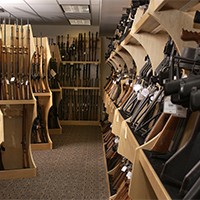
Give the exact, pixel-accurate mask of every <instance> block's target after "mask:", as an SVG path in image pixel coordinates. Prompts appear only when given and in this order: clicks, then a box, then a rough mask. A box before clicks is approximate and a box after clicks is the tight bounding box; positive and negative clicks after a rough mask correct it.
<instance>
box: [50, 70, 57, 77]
mask: <svg viewBox="0 0 200 200" xmlns="http://www.w3.org/2000/svg"><path fill="white" fill-rule="evenodd" d="M50 74H51V76H52V77H54V76H56V72H55V71H54V70H53V69H51V71H50Z"/></svg>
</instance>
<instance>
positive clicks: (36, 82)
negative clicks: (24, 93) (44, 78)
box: [31, 54, 38, 92]
mask: <svg viewBox="0 0 200 200" xmlns="http://www.w3.org/2000/svg"><path fill="white" fill-rule="evenodd" d="M35 57H36V55H35V54H34V55H33V57H32V69H33V72H32V74H31V80H32V81H31V82H32V89H33V92H37V85H38V79H37V74H36V69H35Z"/></svg>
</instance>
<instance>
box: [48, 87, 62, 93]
mask: <svg viewBox="0 0 200 200" xmlns="http://www.w3.org/2000/svg"><path fill="white" fill-rule="evenodd" d="M61 90H62V89H61V88H60V89H51V92H61Z"/></svg>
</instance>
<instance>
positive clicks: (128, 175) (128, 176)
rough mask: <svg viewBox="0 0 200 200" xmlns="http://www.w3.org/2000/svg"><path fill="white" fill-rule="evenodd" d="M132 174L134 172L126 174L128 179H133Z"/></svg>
mask: <svg viewBox="0 0 200 200" xmlns="http://www.w3.org/2000/svg"><path fill="white" fill-rule="evenodd" d="M131 175H132V172H130V171H129V172H128V173H127V174H126V177H127V178H128V179H131Z"/></svg>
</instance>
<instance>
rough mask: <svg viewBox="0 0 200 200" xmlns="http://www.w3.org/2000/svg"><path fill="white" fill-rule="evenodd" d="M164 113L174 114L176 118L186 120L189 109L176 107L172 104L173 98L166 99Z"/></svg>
mask: <svg viewBox="0 0 200 200" xmlns="http://www.w3.org/2000/svg"><path fill="white" fill-rule="evenodd" d="M163 112H164V113H169V114H172V115H173V116H175V117H182V118H186V116H187V109H186V108H184V107H183V106H181V105H176V104H173V103H172V102H171V96H167V97H165V98H164V110H163Z"/></svg>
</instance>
